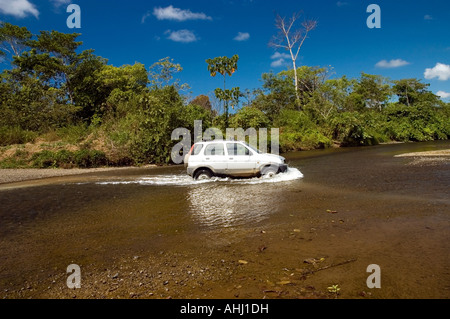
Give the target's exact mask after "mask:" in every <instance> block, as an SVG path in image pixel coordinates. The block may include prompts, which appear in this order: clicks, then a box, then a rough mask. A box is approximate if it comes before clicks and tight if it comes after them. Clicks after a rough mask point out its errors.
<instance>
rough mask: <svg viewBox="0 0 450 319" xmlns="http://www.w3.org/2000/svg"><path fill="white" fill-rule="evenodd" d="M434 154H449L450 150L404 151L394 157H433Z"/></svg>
mask: <svg viewBox="0 0 450 319" xmlns="http://www.w3.org/2000/svg"><path fill="white" fill-rule="evenodd" d="M434 156H450V150H440V151H429V152H415V153H406V154H400V155H396V156H395V157H434Z"/></svg>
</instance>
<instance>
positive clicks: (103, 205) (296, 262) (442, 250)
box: [0, 141, 450, 298]
mask: <svg viewBox="0 0 450 319" xmlns="http://www.w3.org/2000/svg"><path fill="white" fill-rule="evenodd" d="M448 148H450V142H448V141H445V142H430V143H415V144H413V143H411V144H394V145H381V146H376V147H370V148H347V149H331V150H322V151H311V152H297V153H289V154H285V156H286V158H287V161H288V162H289V166H290V169H289V171H288V172H287V173H286V174H282V175H278V176H276V177H275V178H273V179H259V178H254V179H248V180H232V179H213V180H211V181H202V182H195V181H193V180H192V179H191V178H190V177H189V176H187V175H186V174H185V170H184V168H183V167H180V166H176V167H162V168H130V169H126V170H118V171H111V172H102V173H95V174H85V175H80V176H71V177H62V178H61V177H59V178H52V179H46V180H39V181H32V182H22V183H17V184H4V185H0V297H1V298H30V297H31V298H168V297H170V298H335V297H339V298H449V297H450V291H449V289H450V270H449V269H450V268H449V266H450V259H449V256H450V254H449V252H450V242H449V231H450V223H449V215H450V209H449V208H450V205H449V204H450V162H449V160H448V158H447V159H446V160H433V161H420V160H418V159H415V158H397V157H394V156H395V155H398V154H402V153H407V152H418V151H428V150H439V149H448ZM0 173H1V172H0ZM71 264H76V265H79V266H80V269H81V284H82V288H81V289H77V290H71V289H68V288H67V285H66V280H67V278H68V276H69V274H67V272H66V269H67V266H68V265H71ZM372 264H376V265H379V267H380V270H381V271H380V281H381V288H374V289H370V288H369V287H368V286H367V278H368V277H369V275H371V273H368V272H367V267H368V266H369V265H372ZM332 285H338V286H339V288H340V291H339V295H336V294H334V293H330V292H329V291H328V289H327V288H328V287H330V286H332Z"/></svg>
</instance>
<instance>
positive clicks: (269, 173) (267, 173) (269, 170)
mask: <svg viewBox="0 0 450 319" xmlns="http://www.w3.org/2000/svg"><path fill="white" fill-rule="evenodd" d="M277 173H278V169H276V168H275V167H272V166H269V167H265V168H264V169H263V170H262V172H261V175H262V176H263V177H264V178H272V177H274V176H275V175H277Z"/></svg>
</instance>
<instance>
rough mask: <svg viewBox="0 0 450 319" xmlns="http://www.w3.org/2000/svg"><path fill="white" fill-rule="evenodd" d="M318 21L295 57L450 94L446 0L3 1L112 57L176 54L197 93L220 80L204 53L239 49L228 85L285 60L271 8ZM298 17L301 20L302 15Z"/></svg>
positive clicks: (8, 15) (338, 72) (12, 12)
mask: <svg viewBox="0 0 450 319" xmlns="http://www.w3.org/2000/svg"><path fill="white" fill-rule="evenodd" d="M70 3H74V4H78V5H79V6H80V8H81V29H69V28H68V27H67V24H66V20H67V17H68V16H69V13H67V12H66V8H67V6H68V4H70ZM372 3H374V4H378V5H379V6H380V8H381V28H380V29H369V28H368V27H367V24H366V20H367V18H368V17H369V15H370V13H367V12H366V9H367V7H368V5H369V4H372ZM297 11H302V12H303V17H304V18H308V19H315V20H317V21H318V26H317V28H316V30H314V31H313V32H311V34H310V37H309V38H308V39H307V40H306V42H305V44H304V46H303V48H302V51H301V53H300V58H299V61H298V64H300V65H308V66H332V67H333V68H334V72H335V75H334V76H336V77H339V76H342V75H347V76H348V77H358V76H359V75H360V73H361V72H366V73H370V74H380V75H383V76H386V77H389V78H391V79H400V78H418V79H421V80H422V81H423V82H426V83H430V84H431V87H430V88H431V90H432V91H433V92H434V93H438V92H439V94H440V95H442V96H443V97H444V98H445V100H446V101H450V1H447V0H428V1H411V0H410V1H407V0H395V1H394V0H369V1H365V0H340V1H338V0H317V1H304V0H295V1H291V0H283V1H273V0H240V1H239V0H232V1H231V0H209V1H204V0H195V1H187V0H171V1H163V0H146V1H144V0H128V1H122V0H109V1H107V0H0V20H1V21H7V22H10V23H13V24H17V25H21V26H26V27H28V28H29V29H30V30H31V31H32V32H33V33H38V32H39V31H40V30H58V31H60V32H67V33H71V32H79V33H82V36H81V37H80V38H79V39H80V40H81V41H83V43H84V44H83V46H82V49H90V48H93V49H95V52H96V54H97V55H100V56H102V57H104V58H107V59H108V60H109V63H110V64H113V65H115V66H121V65H124V64H134V63H135V62H140V63H143V64H145V65H146V66H147V68H148V67H149V66H150V65H152V64H153V63H154V62H156V61H158V60H159V59H161V58H164V57H167V56H169V57H171V58H173V59H174V61H175V62H176V63H180V64H181V66H182V67H183V68H184V70H183V72H182V73H180V74H178V78H180V79H181V81H182V82H186V83H188V84H189V85H190V86H191V90H190V92H186V93H187V94H189V95H190V96H191V97H195V96H196V95H198V94H209V93H210V92H212V91H213V90H214V89H215V88H216V87H219V86H221V85H222V81H221V79H220V78H219V77H216V78H212V77H211V76H210V75H209V73H208V70H207V65H206V62H205V60H206V59H208V58H214V57H216V56H224V55H226V56H232V55H234V54H238V55H239V56H240V60H239V69H238V71H237V72H236V73H235V74H234V75H233V77H232V78H231V79H228V80H227V81H228V84H227V85H228V87H232V86H239V87H241V89H246V88H248V89H254V88H258V87H260V86H261V81H260V79H261V74H262V73H265V72H269V71H271V70H272V71H273V72H280V71H282V70H283V69H286V68H287V67H289V64H287V62H289V60H288V59H286V58H285V59H284V60H281V59H283V55H282V54H284V53H286V52H284V51H279V54H277V55H275V56H274V54H275V53H276V51H275V50H274V49H273V48H271V47H269V46H268V42H269V41H270V40H271V38H272V36H273V35H275V34H276V33H277V31H276V28H275V26H274V20H275V13H279V14H280V15H281V16H288V17H289V16H291V15H292V13H293V12H297ZM301 21H302V19H300V22H301Z"/></svg>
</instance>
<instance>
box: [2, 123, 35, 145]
mask: <svg viewBox="0 0 450 319" xmlns="http://www.w3.org/2000/svg"><path fill="white" fill-rule="evenodd" d="M37 136H38V134H37V133H36V132H32V131H28V130H23V129H21V128H20V127H18V126H15V127H9V126H4V127H0V146H7V145H13V144H26V143H31V142H33V141H34V140H35V139H36V137H37Z"/></svg>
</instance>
